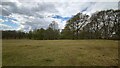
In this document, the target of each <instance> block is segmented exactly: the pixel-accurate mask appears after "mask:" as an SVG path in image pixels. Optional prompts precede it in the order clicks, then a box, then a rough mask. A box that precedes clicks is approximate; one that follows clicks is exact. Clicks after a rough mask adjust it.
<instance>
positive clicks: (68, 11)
mask: <svg viewBox="0 0 120 68" xmlns="http://www.w3.org/2000/svg"><path fill="white" fill-rule="evenodd" d="M33 1H34V2H33ZM90 1H91V2H90ZM104 1H105V0H102V2H97V0H96V1H95V0H69V1H67V0H49V1H48V0H4V1H3V3H2V15H3V16H6V17H8V18H14V19H16V20H17V21H15V20H12V22H13V23H16V24H18V25H19V27H18V29H17V30H24V31H27V30H30V29H35V28H47V26H48V25H49V24H50V23H51V22H52V21H53V20H55V21H57V22H58V24H59V28H60V29H63V28H64V26H65V23H66V21H62V20H60V19H54V18H52V16H54V15H60V16H62V17H71V16H72V15H75V14H77V13H78V12H83V13H86V14H89V15H90V14H91V13H93V12H95V11H98V10H104V9H117V7H118V6H117V2H115V1H118V0H110V1H111V2H104ZM112 1H114V2H115V3H114V2H112ZM0 8H1V7H0Z"/></svg>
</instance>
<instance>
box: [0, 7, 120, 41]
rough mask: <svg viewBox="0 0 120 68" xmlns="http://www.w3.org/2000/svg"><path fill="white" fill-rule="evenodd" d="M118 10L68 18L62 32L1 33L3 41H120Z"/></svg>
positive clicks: (49, 30)
mask: <svg viewBox="0 0 120 68" xmlns="http://www.w3.org/2000/svg"><path fill="white" fill-rule="evenodd" d="M119 16H120V10H112V9H111V10H103V11H99V12H95V13H93V14H92V15H91V16H89V15H86V14H83V13H77V14H76V15H74V16H73V17H72V18H70V19H69V20H68V21H67V22H66V25H65V28H64V29H62V31H60V30H58V29H56V30H55V29H52V28H50V27H48V28H47V29H43V28H40V29H35V30H33V31H29V32H28V33H25V32H21V31H2V38H3V39H11V38H12V39H21V38H26V39H36V40H49V39H50V40H54V39H120V17H119Z"/></svg>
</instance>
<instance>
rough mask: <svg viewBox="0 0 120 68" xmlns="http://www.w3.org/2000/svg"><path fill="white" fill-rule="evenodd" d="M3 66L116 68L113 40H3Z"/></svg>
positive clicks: (115, 52)
mask: <svg viewBox="0 0 120 68" xmlns="http://www.w3.org/2000/svg"><path fill="white" fill-rule="evenodd" d="M2 43H3V47H2V50H3V53H2V54H3V55H2V61H3V62H2V64H3V66H117V64H118V41H114V40H3V42H2Z"/></svg>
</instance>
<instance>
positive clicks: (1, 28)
mask: <svg viewBox="0 0 120 68" xmlns="http://www.w3.org/2000/svg"><path fill="white" fill-rule="evenodd" d="M9 29H12V27H11V26H8V25H5V24H1V23H0V30H9Z"/></svg>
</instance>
